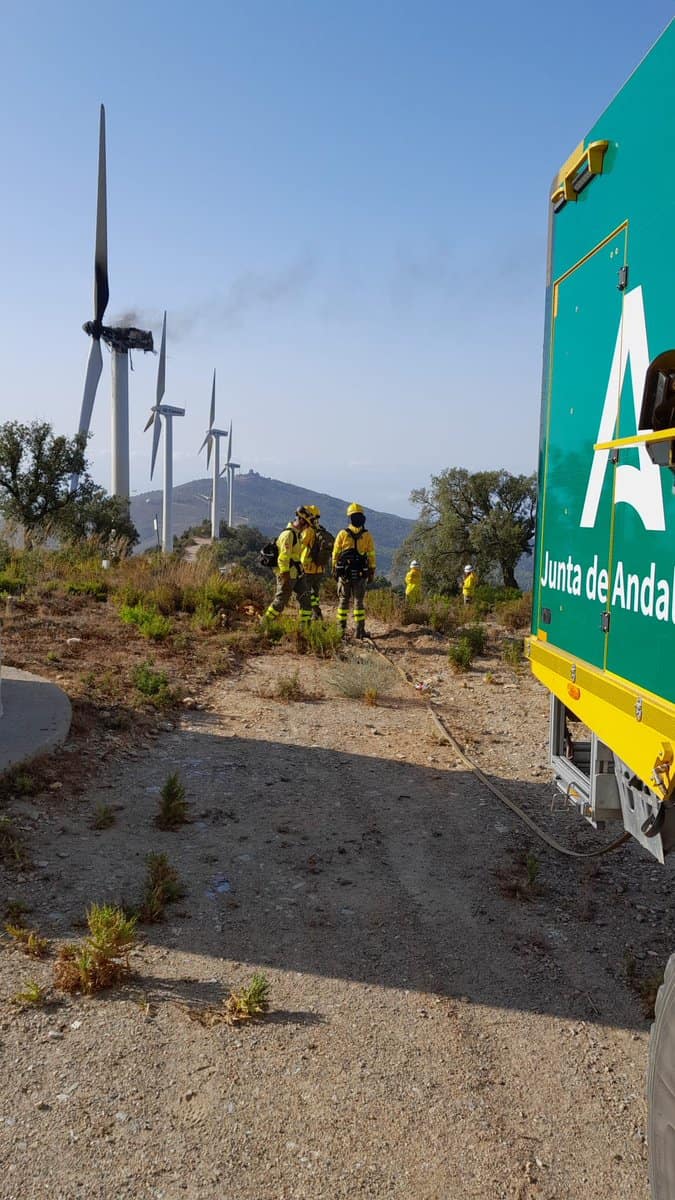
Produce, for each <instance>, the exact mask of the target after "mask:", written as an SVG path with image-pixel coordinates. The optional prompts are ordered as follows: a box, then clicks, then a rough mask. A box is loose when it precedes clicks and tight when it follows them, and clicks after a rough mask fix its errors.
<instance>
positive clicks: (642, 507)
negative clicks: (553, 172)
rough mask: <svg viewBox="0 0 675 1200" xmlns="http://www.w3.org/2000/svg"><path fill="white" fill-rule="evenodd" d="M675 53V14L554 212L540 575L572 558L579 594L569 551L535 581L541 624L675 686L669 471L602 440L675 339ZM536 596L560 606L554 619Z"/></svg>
mask: <svg viewBox="0 0 675 1200" xmlns="http://www.w3.org/2000/svg"><path fill="white" fill-rule="evenodd" d="M673 63H675V22H673V23H671V25H670V26H669V27H668V29H667V30H666V31H665V33H664V34H663V36H662V37H661V38H660V39H659V41H658V42H657V43H656V45H655V46H654V48H653V49H652V50H651V52H650V53H649V54H648V55H647V57H646V58H645V59H644V60H643V62H642V63H641V64H640V66H639V67H638V68H637V70H636V71H635V72H634V74H633V75H632V76H631V78H630V79H629V80H628V82H627V83H626V85H625V86H624V87H623V88H622V89H621V91H620V92H619V94H618V95H617V96H616V98H615V99H614V100H613V101H612V103H611V104H610V106H609V107H608V108H607V110H606V111H605V112H604V113H603V115H602V116H601V117H600V119H599V120H598V121H597V122H596V124H595V125H594V126H593V128H592V129H591V130H590V131H589V133H588V135H587V137H586V138H585V139H584V145H588V144H589V143H591V142H594V141H598V140H606V141H607V142H608V149H607V152H606V155H605V160H604V163H603V172H602V174H601V175H598V176H597V177H595V178H593V179H592V180H591V182H590V183H589V185H588V186H587V187H586V188H585V189H584V190H583V191H581V192H580V193H579V195H578V198H577V199H576V201H570V202H568V203H567V204H566V206H565V207H564V208H563V209H562V210H561V211H560V212H558V213H557V214H555V215H553V216H552V218H551V221H552V231H551V245H550V258H549V291H548V300H547V304H548V306H549V310H550V309H551V308H553V309H555V304H554V303H552V301H553V300H554V296H555V287H554V284H555V280H561V283H560V285H559V289H558V308H557V316H552V317H551V319H550V321H549V329H550V331H551V332H550V337H549V339H548V344H547V346H546V347H545V353H544V361H545V364H546V377H545V380H544V388H543V404H542V435H541V457H540V482H541V500H540V513H539V527H538V531H537V550H536V556H537V559H536V563H535V578H538V577H539V576H541V574H542V572H543V571H544V565H545V561H546V554H547V553H548V555H549V561H551V559H552V560H553V561H555V562H564V563H565V564H567V563H568V562H569V561H570V560H571V563H572V564H573V565H578V566H579V567H580V569H581V576H582V587H581V595H580V596H575V595H573V594H572V593H571V592H570V589H569V586H568V577H569V576H570V575H571V574H572V571H569V572H568V570H567V566H566V569H565V577H564V590H561V589H560V588H559V587H551V586H550V584H547V585H546V586H543V585H542V584H541V583H540V582H539V583H538V584H537V590H538V592H539V598H538V603H537V602H536V600H537V597H536V594H535V602H536V607H535V627H539V628H542V627H543V628H545V629H547V631H548V636H549V640H550V641H551V642H552V643H553V644H554V645H556V646H560V647H561V648H562V649H564V650H567V651H569V652H570V653H571V654H574V655H575V656H577V657H579V658H580V659H585V660H586V661H588V662H590V663H593V664H595V665H598V666H605V667H606V668H607V669H609V670H611V671H612V672H614V673H616V674H618V675H620V676H622V677H623V678H625V679H627V680H629V681H630V682H631V683H634V684H636V685H637V686H638V687H641V688H644V689H646V690H649V691H651V692H654V693H655V694H656V695H659V696H662V697H663V698H664V699H666V700H670V701H672V702H675V672H673V671H672V670H671V666H672V664H673V662H675V603H674V592H675V498H674V497H673V478H674V477H673V474H672V473H671V472H670V471H669V470H668V468H666V467H661V468H658V467H654V466H653V465H651V463H650V461H649V459H648V456H647V452H646V451H645V450H642V451H638V450H637V449H636V448H630V449H622V450H620V451H619V455H618V461H617V462H613V461H611V457H610V455H609V453H608V452H607V451H599V452H594V451H593V444H594V443H596V442H598V441H607V440H612V439H613V438H617V437H629V436H632V435H634V434H635V432H636V429H637V417H638V415H639V409H640V403H641V398H642V388H643V383H644V373H645V370H646V367H647V365H648V363H649V362H650V361H651V360H653V359H654V358H655V357H656V356H657V355H658V354H661V353H662V352H663V351H665V350H669V349H675V284H674V281H675V69H674V68H673ZM623 226H628V228H629V235H628V236H627V237H626V239H625V246H624V234H623V233H622V234H621V244H620V246H619V253H618V254H617V253H616V246H617V239H616V238H613V239H611V240H610V241H609V242H606V243H604V244H602V245H601V243H603V240H604V239H606V238H607V236H608V234H609V233H610V232H611V231H612V230H616V229H619V228H620V227H623ZM624 249H625V261H626V264H627V267H628V279H627V286H626V288H625V290H624V291H623V292H620V291H618V290H617V269H618V266H620V265H621V263H622V260H623V254H624ZM576 264H579V265H576ZM610 293H611V295H610ZM620 313H621V315H620ZM619 329H620V331H621V334H620V337H619V338H617V334H618V332H619ZM549 366H550V370H549ZM549 374H550V379H549ZM610 376H611V377H612V380H613V383H612V388H610V389H609V392H608V384H609V381H610ZM596 563H597V568H598V570H599V569H600V568H601V566H602V565H604V566H606V567H607V569H608V572H609V599H608V604H607V606H606V607H607V608H608V609H609V610H610V627H609V633H608V634H603V633H602V632H601V630H600V624H599V618H600V616H601V610H602V604H601V603H600V601H599V600H598V596H597V575H594V571H593V568H594V565H595V564H596ZM560 574H562V572H560ZM594 580H595V582H596V594H595V597H594V598H592V596H589V594H588V593H589V591H591V592H592V587H593V582H594ZM556 582H561V580H556ZM542 608H550V610H551V622H550V624H549V625H543V626H542V621H541V610H542Z"/></svg>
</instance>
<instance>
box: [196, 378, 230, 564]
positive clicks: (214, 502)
mask: <svg viewBox="0 0 675 1200" xmlns="http://www.w3.org/2000/svg"><path fill="white" fill-rule="evenodd" d="M215 419H216V372H215V371H214V372H213V387H212V388H211V409H210V411H209V427H208V429H207V431H206V437H205V438H204V441H203V442H202V444H201V446H200V447H199V454H201V452H202V450H203V449H204V447H205V446H206V468H207V470H208V466H209V461H210V459H211V451H213V483H212V487H211V538H212V540H213V541H214V542H216V541H217V540H218V536H219V533H220V526H219V523H218V513H219V506H218V484H219V483H220V439H221V437H227V436H228V434H227V430H226V429H216V428H215V427H214V424H213V422H214V421H215Z"/></svg>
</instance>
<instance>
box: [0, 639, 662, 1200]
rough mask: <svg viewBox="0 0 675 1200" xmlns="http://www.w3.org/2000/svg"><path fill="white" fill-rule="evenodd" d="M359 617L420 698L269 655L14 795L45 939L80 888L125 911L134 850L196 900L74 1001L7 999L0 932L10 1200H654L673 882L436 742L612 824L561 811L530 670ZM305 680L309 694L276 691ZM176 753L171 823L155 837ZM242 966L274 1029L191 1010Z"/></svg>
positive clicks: (9, 989)
mask: <svg viewBox="0 0 675 1200" xmlns="http://www.w3.org/2000/svg"><path fill="white" fill-rule="evenodd" d="M374 632H375V633H376V634H377V635H378V644H379V645H380V646H381V647H382V649H383V650H385V651H386V652H387V654H389V655H391V656H392V658H394V659H395V660H396V661H397V662H399V664H400V665H401V666H403V668H404V669H405V670H406V671H407V672H408V673H409V674H410V676H411V678H412V680H413V682H417V683H420V684H423V685H424V691H415V689H414V688H413V687H410V686H408V685H406V684H405V683H403V681H402V680H401V679H400V678H399V676H398V675H397V674H396V673H395V672H394V671H393V670H392V671H391V672H390V673H389V676H388V678H387V679H386V680H385V681H384V688H383V678H384V677H382V672H381V669H379V668H378V670H379V677H378V678H379V690H380V693H381V694H380V696H379V699H378V703H377V704H376V705H375V706H372V707H371V706H367V705H366V704H364V702H363V700H360V699H349V698H347V697H345V696H344V695H341V694H339V693H337V692H336V690H335V672H336V670H338V669H339V666H340V664H338V665H337V666H336V664H335V663H333V662H331V661H319V660H316V659H311V658H308V657H296V656H292V655H289V654H287V653H282V652H281V651H278V650H277V651H275V652H273V653H270V654H268V655H266V656H262V657H259V658H255V659H251V660H249V661H248V662H247V663H246V664H245V665H244V666H243V667H242V669H241V670H240V671H239V672H237V673H235V674H233V675H231V676H229V677H227V678H223V679H218V680H216V681H215V682H212V683H211V684H210V685H208V686H206V687H204V688H203V689H202V691H201V692H200V693H199V695H198V697H197V699H198V703H199V707H198V708H196V709H187V710H185V711H184V712H183V713H182V714H181V715H180V717H179V718H175V717H172V718H171V719H169V720H168V721H165V722H163V724H164V725H165V726H166V728H164V729H158V728H157V727H152V728H150V727H148V728H147V731H146V730H145V728H141V730H140V734H139V736H138V737H137V739H136V741H135V742H134V743H133V745H132V747H131V748H125V746H124V745H123V744H116V746H115V747H114V750H115V752H114V753H110V754H108V756H107V759H106V760H104V761H103V764H102V765H101V766H100V767H99V768H98V770H97V773H96V776H95V778H94V780H93V781H92V782H91V784H90V785H89V786H88V787H87V788H86V789H84V790H83V791H82V792H81V793H79V794H75V793H74V791H73V790H72V789H71V787H70V784H69V782H68V780H69V778H70V777H71V776H72V774H73V773H72V772H71V773H70V774H69V773H67V772H64V775H63V779H64V780H65V782H64V784H63V786H62V787H58V786H57V787H54V786H53V785H52V787H51V788H49V789H48V791H47V792H45V793H43V794H42V795H39V796H37V797H30V798H29V799H26V798H23V799H17V800H14V801H12V802H10V803H9V804H8V806H7V810H6V811H7V812H8V813H10V815H13V816H14V817H15V818H16V821H17V823H18V824H19V826H20V827H21V831H22V833H23V835H24V837H25V839H26V843H27V847H28V851H29V854H30V861H31V865H30V866H29V867H23V868H19V869H16V868H14V867H11V866H8V865H7V864H4V866H0V883H1V884H2V885H3V886H2V892H3V895H5V896H6V897H7V898H8V899H9V900H12V901H22V902H24V903H26V904H28V905H29V906H30V908H31V912H30V914H29V915H28V916H27V917H26V920H27V921H28V922H29V923H30V924H31V925H32V926H33V927H35V928H37V929H39V930H40V932H41V933H42V934H44V935H45V936H47V937H49V938H50V939H52V944H53V945H54V944H57V943H61V942H63V941H64V940H68V939H76V938H78V937H81V936H82V928H81V922H82V918H83V915H84V912H85V910H86V908H87V906H88V905H89V904H90V903H91V902H92V901H101V900H110V901H116V902H122V903H125V904H131V903H133V902H134V901H136V900H137V899H138V896H139V894H140V890H141V886H142V881H143V877H144V874H145V857H146V855H147V853H148V852H149V851H161V852H165V853H166V854H167V856H168V858H169V860H170V862H171V863H172V864H173V865H174V866H175V867H176V868H177V869H178V872H179V874H180V877H181V879H182V881H183V883H184V885H185V888H186V896H185V898H184V899H183V900H181V901H179V902H178V903H177V904H174V905H172V906H171V907H170V908H169V909H168V910H167V912H168V917H167V920H166V921H165V922H164V923H162V924H156V925H146V926H142V927H140V930H139V932H140V944H139V947H138V949H137V950H136V951H135V952H134V954H133V957H132V965H133V971H134V974H133V977H132V979H131V981H130V983H129V984H128V985H126V986H124V987H122V988H118V989H115V990H112V991H110V992H107V993H101V994H100V995H99V996H95V997H92V998H86V997H81V996H77V995H76V996H63V995H58V996H57V995H56V994H54V993H52V997H51V998H52V999H53V1001H54V1003H53V1004H51V1005H49V1006H47V1007H44V1008H33V1007H30V1006H25V1007H20V1006H17V1005H16V1004H13V1003H12V999H11V998H12V997H13V996H14V995H15V994H16V993H17V991H19V990H20V989H21V988H22V987H23V986H25V983H26V981H27V980H28V979H34V980H36V981H37V982H39V983H42V984H45V985H49V984H50V982H51V978H52V970H53V957H52V958H47V959H45V960H44V961H37V962H33V961H31V960H29V959H28V958H26V957H25V956H23V955H22V954H21V953H20V952H19V951H18V950H17V949H16V948H15V947H14V946H12V945H11V944H10V942H9V940H8V941H7V942H6V944H5V945H4V948H3V951H2V953H0V994H1V997H2V999H1V1001H0V1054H1V1056H2V1064H3V1088H2V1092H1V1094H0V1165H1V1168H2V1169H1V1171H0V1196H1V1197H3V1198H7V1200H10V1198H11V1200H19V1198H21V1200H33V1198H35V1200H37V1198H43V1197H44V1198H47V1197H48V1198H49V1200H76V1198H77V1200H85V1198H86V1200H132V1198H133V1200H178V1198H180V1200H182V1198H183V1197H188V1198H193V1197H194V1198H195V1200H197V1198H198V1200H328V1198H330V1200H336V1198H343V1197H344V1198H350V1200H351V1198H352V1197H362V1196H363V1197H377V1198H384V1197H386V1198H391V1200H397V1198H399V1197H401V1198H402V1197H413V1198H414V1200H465V1198H469V1197H481V1198H482V1200H506V1198H508V1200H534V1198H535V1197H537V1198H542V1200H543V1198H546V1200H553V1198H555V1200H581V1198H582V1197H583V1198H584V1200H605V1198H606V1200H610V1198H611V1200H620V1198H625V1200H645V1198H646V1197H647V1195H648V1186H647V1178H646V1175H647V1171H646V1150H645V1106H644V1100H643V1092H644V1078H645V1070H646V1055H647V1031H648V1021H647V1020H646V1018H645V1015H644V1012H643V1010H642V1007H641V1000H640V997H639V995H638V994H637V990H636V989H637V985H638V984H639V983H640V981H647V982H648V981H649V977H650V975H654V974H655V973H656V972H657V971H658V970H659V969H660V968H662V967H663V964H664V962H665V960H666V958H667V956H668V954H669V952H670V950H671V948H672V946H673V944H674V943H675V937H674V936H673V934H674V931H673V928H672V925H673V922H672V918H671V915H670V912H669V911H668V907H667V897H669V894H670V888H671V872H670V870H669V868H668V867H666V868H662V867H659V866H658V865H657V864H656V863H652V860H651V859H650V858H649V857H648V856H647V855H646V854H645V853H644V852H642V851H641V850H640V849H639V848H638V847H637V846H634V845H633V844H628V845H627V846H626V847H625V848H623V849H621V850H620V851H618V852H617V853H614V854H611V855H609V856H607V857H606V858H603V859H601V860H599V861H598V862H595V863H594V864H590V865H589V864H584V863H578V862H575V861H572V860H569V859H563V858H561V857H559V856H557V855H556V854H554V853H553V852H552V851H550V850H549V849H548V848H547V847H546V846H545V845H544V844H543V843H538V842H537V841H536V839H535V838H534V837H533V835H532V834H531V833H530V831H529V830H527V829H526V828H525V827H524V826H523V825H522V824H521V823H520V822H518V820H517V819H516V818H515V817H514V816H513V815H512V814H511V813H510V812H509V811H508V810H507V809H506V808H504V807H503V806H501V805H500V804H499V802H498V801H497V800H496V799H495V798H494V797H493V796H492V795H491V794H490V793H489V792H487V791H485V789H483V788H482V787H481V785H479V784H478V783H477V781H476V779H475V777H474V776H472V775H471V774H469V773H468V772H467V770H466V768H465V767H464V766H461V765H460V764H458V763H457V762H456V760H455V756H454V754H453V752H452V750H451V749H450V748H449V747H448V746H446V745H442V744H440V742H439V736H438V733H437V731H436V729H435V728H434V726H433V724H432V723H431V721H430V719H429V717H428V715H427V711H426V707H425V697H429V696H431V697H432V698H433V699H434V701H435V702H436V703H437V706H438V711H439V712H441V713H442V714H443V716H444V719H445V720H446V721H447V723H448V725H449V726H450V728H451V729H452V730H453V732H454V733H455V734H456V735H457V737H458V739H459V741H460V742H461V743H462V745H464V746H465V747H466V749H467V751H468V752H469V754H471V755H472V757H474V758H475V760H476V761H477V762H478V764H479V765H480V766H481V767H482V768H483V770H484V771H485V772H486V773H487V774H488V775H490V776H491V777H493V778H494V779H496V780H499V781H500V782H501V784H502V785H503V786H504V787H505V789H506V790H507V792H508V794H509V795H511V796H512V797H513V798H514V799H517V800H518V802H519V803H520V804H522V806H523V807H524V808H526V809H527V811H528V812H530V813H531V814H533V815H534V816H535V817H536V819H537V820H539V821H540V822H541V823H542V825H545V826H546V828H548V829H550V830H552V831H554V832H555V835H556V836H557V837H558V838H559V839H560V840H561V841H564V842H565V843H566V844H569V845H570V846H575V847H577V848H582V849H583V848H586V849H591V848H593V847H595V846H597V844H598V841H599V840H601V839H607V840H610V838H611V836H612V835H613V831H607V830H605V831H603V832H601V833H596V832H594V831H593V830H592V829H590V827H588V826H586V825H583V824H582V823H581V822H580V821H579V820H578V818H577V817H576V816H575V815H574V814H573V813H571V812H568V811H567V810H566V809H565V808H564V807H563V805H562V801H561V800H560V799H555V793H554V790H553V788H552V786H551V783H550V776H549V772H548V771H547V769H546V743H547V720H548V716H547V701H546V697H545V695H544V693H543V691H542V690H541V689H540V688H539V686H538V685H537V684H536V683H535V682H534V681H533V680H532V679H531V678H530V676H529V674H528V672H527V669H526V668H524V669H522V670H521V671H517V670H513V669H511V668H509V667H506V666H505V665H504V664H502V663H501V662H500V661H499V660H497V659H494V658H490V656H489V655H488V656H487V657H485V658H481V659H479V660H477V662H476V664H475V667H474V669H473V670H471V671H470V672H469V673H468V674H467V675H466V676H457V675H454V674H452V672H451V671H450V669H449V666H448V662H447V657H446V643H445V642H444V640H443V639H442V638H440V637H437V636H434V635H432V634H430V633H428V632H426V631H424V630H421V629H416V628H408V629H405V630H390V631H388V630H385V629H384V627H380V628H378V627H377V626H374ZM357 654H360V655H363V656H365V657H367V656H368V654H370V655H371V656H372V654H373V652H372V651H370V652H369V651H361V650H357V649H356V647H354V646H353V647H352V648H351V650H350V655H351V657H352V658H353V657H354V656H356V655H357ZM296 670H297V672H298V680H299V683H300V686H301V688H302V692H303V698H302V699H300V700H293V701H288V702H283V701H281V700H279V699H276V698H274V696H275V694H276V692H277V688H278V684H279V680H280V679H285V678H288V677H289V676H292V674H293V673H294V672H295V671H296ZM382 690H384V694H382ZM74 746H75V751H74V752H75V753H76V754H77V755H78V756H79V755H81V754H82V753H83V751H82V741H81V738H80V739H79V740H78V739H76V741H75V742H74ZM65 757H67V755H66V756H65ZM171 771H178V772H179V774H180V776H181V778H182V780H183V781H184V783H185V785H186V788H187V794H188V799H189V802H190V822H189V823H188V824H186V825H184V826H182V827H181V828H179V829H178V830H176V831H174V832H161V831H160V830H159V829H157V828H156V826H155V824H154V815H155V813H156V810H157V800H158V793H159V789H160V787H161V785H162V784H163V783H164V781H165V779H166V776H167V774H168V773H169V772H171ZM57 783H58V781H57ZM101 803H104V804H106V805H108V806H110V807H111V808H112V809H113V810H114V813H115V818H116V820H115V823H114V825H112V826H111V827H110V828H108V829H105V830H100V831H97V830H94V829H93V828H92V819H93V817H94V814H95V811H96V809H97V806H98V805H100V804H101ZM527 855H530V859H529V863H530V875H531V876H532V875H536V881H535V884H534V887H532V888H529V887H527V886H524V887H520V888H516V889H515V890H516V892H517V893H518V894H517V895H515V896H514V895H513V894H511V893H512V892H513V890H514V889H513V887H511V886H510V885H511V884H513V882H514V881H515V882H517V883H519V884H523V883H526V880H527V870H526V866H525V865H524V860H525V856H527ZM519 895H522V897H523V898H519ZM256 970H258V971H262V972H264V974H265V976H266V977H267V979H268V980H269V982H270V986H271V992H270V1012H269V1014H268V1015H267V1016H266V1017H265V1019H264V1020H261V1021H258V1022H251V1023H248V1024H246V1025H240V1026H235V1027H232V1028H231V1027H228V1026H224V1025H216V1026H214V1027H207V1026H204V1025H202V1024H200V1023H198V1022H196V1021H194V1020H191V1019H190V1017H189V1011H190V1010H192V1011H193V1013H194V1012H196V1011H199V1010H202V1009H204V1007H205V1006H210V1005H217V1004H219V1003H220V1002H221V1001H222V999H223V998H224V997H225V996H227V994H228V993H229V991H230V989H231V988H235V989H236V988H240V987H242V986H245V985H246V984H247V983H248V982H249V981H250V979H251V976H252V974H253V972H254V971H256Z"/></svg>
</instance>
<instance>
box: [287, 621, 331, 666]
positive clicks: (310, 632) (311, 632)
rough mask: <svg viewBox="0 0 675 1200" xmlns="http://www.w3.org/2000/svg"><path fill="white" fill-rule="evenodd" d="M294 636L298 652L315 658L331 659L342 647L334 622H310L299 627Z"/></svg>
mask: <svg viewBox="0 0 675 1200" xmlns="http://www.w3.org/2000/svg"><path fill="white" fill-rule="evenodd" d="M295 636H296V645H297V648H298V650H299V651H300V652H301V653H305V654H314V655H315V657H316V658H333V657H334V656H335V655H336V654H337V652H338V650H339V649H340V647H341V646H342V633H341V631H340V629H339V627H338V626H337V624H335V623H334V622H328V621H312V622H311V623H310V624H309V625H304V626H299V627H298V628H297V630H296V631H295Z"/></svg>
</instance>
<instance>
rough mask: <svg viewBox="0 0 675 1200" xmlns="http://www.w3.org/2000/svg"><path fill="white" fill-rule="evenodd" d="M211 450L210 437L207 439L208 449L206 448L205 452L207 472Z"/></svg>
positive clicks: (211, 439) (211, 441)
mask: <svg viewBox="0 0 675 1200" xmlns="http://www.w3.org/2000/svg"><path fill="white" fill-rule="evenodd" d="M212 449H213V438H212V437H210V438H209V444H208V448H207V451H206V469H207V471H208V469H209V466H210V465H211V451H212Z"/></svg>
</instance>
